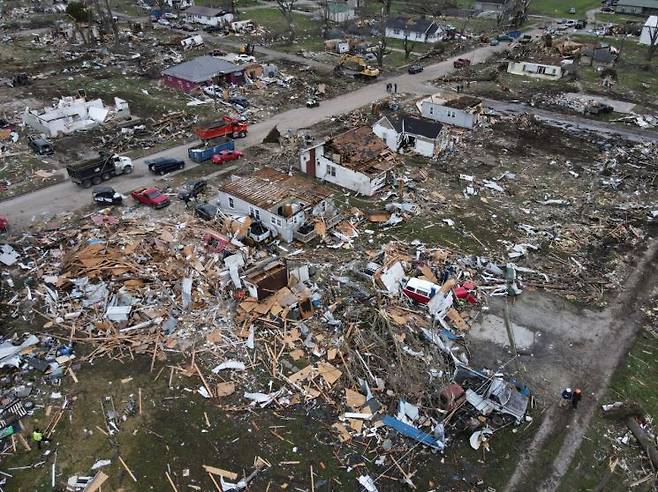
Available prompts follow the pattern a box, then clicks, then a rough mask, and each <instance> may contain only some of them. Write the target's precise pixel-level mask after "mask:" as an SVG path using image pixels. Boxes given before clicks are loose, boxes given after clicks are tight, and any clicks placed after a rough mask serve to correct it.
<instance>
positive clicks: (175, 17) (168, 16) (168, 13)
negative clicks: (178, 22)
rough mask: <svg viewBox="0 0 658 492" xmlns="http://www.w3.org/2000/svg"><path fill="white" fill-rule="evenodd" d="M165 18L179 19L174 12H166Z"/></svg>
mask: <svg viewBox="0 0 658 492" xmlns="http://www.w3.org/2000/svg"><path fill="white" fill-rule="evenodd" d="M163 17H164V18H165V19H178V16H177V15H176V14H174V13H173V12H165V13H164V15H163Z"/></svg>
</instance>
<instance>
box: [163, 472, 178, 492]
mask: <svg viewBox="0 0 658 492" xmlns="http://www.w3.org/2000/svg"><path fill="white" fill-rule="evenodd" d="M165 475H166V476H167V480H169V485H171V488H172V489H173V490H174V492H178V489H177V488H176V486H175V485H174V481H173V480H172V479H171V476H169V472H168V471H166V472H165Z"/></svg>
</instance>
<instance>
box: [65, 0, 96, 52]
mask: <svg viewBox="0 0 658 492" xmlns="http://www.w3.org/2000/svg"><path fill="white" fill-rule="evenodd" d="M66 15H68V16H69V17H70V18H71V20H72V21H73V27H74V28H75V30H76V31H77V33H78V34H79V35H80V37H81V38H82V42H83V43H84V44H85V46H88V45H89V38H88V37H87V36H85V33H84V30H83V29H82V24H89V23H90V22H91V19H92V14H91V11H90V10H89V9H88V8H87V7H86V6H85V5H84V4H83V3H82V2H69V4H68V5H67V6H66Z"/></svg>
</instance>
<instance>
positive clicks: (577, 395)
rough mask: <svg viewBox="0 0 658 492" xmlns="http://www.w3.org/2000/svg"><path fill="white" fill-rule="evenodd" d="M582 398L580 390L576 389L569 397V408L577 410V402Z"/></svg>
mask: <svg viewBox="0 0 658 492" xmlns="http://www.w3.org/2000/svg"><path fill="white" fill-rule="evenodd" d="M582 398H583V392H582V390H581V389H580V388H576V389H575V390H574V392H573V396H572V397H571V406H572V407H573V408H574V410H575V409H576V408H578V402H579V401H580V400H581V399H582Z"/></svg>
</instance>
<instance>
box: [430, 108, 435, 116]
mask: <svg viewBox="0 0 658 492" xmlns="http://www.w3.org/2000/svg"><path fill="white" fill-rule="evenodd" d="M430 114H434V107H433V106H430Z"/></svg>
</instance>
